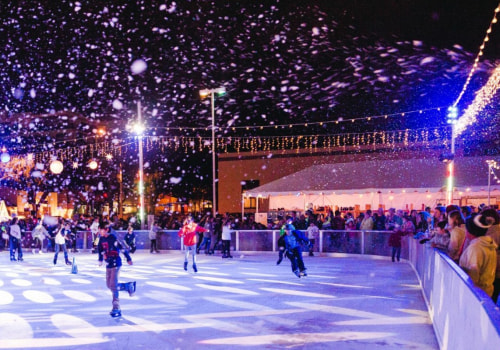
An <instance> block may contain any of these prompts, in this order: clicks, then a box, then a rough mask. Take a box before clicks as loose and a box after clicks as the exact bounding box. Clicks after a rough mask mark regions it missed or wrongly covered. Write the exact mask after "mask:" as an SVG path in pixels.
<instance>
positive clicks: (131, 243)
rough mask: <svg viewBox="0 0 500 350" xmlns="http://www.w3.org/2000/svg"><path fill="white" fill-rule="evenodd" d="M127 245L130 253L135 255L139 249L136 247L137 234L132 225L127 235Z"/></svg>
mask: <svg viewBox="0 0 500 350" xmlns="http://www.w3.org/2000/svg"><path fill="white" fill-rule="evenodd" d="M125 243H126V244H127V245H128V247H129V251H130V253H131V254H134V253H135V250H136V249H137V247H136V246H135V233H134V227H133V226H132V225H129V226H128V230H127V234H126V235H125Z"/></svg>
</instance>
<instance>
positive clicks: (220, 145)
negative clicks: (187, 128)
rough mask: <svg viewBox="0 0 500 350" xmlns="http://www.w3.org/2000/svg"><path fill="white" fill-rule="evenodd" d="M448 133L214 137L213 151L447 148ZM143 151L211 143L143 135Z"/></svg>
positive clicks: (200, 146)
mask: <svg viewBox="0 0 500 350" xmlns="http://www.w3.org/2000/svg"><path fill="white" fill-rule="evenodd" d="M450 134H451V131H450V129H449V128H447V129H445V130H444V131H443V129H442V128H433V129H427V128H423V129H406V130H396V131H375V132H365V133H346V134H333V135H297V136H251V137H218V138H217V139H216V149H217V150H218V151H219V152H223V153H230V152H236V153H240V152H251V153H255V152H261V151H263V152H272V151H285V150H295V151H297V152H299V151H302V150H305V151H309V152H311V153H312V152H315V151H316V150H318V149H323V150H325V151H333V150H336V149H342V150H345V149H346V148H347V147H354V148H359V147H362V146H364V147H366V146H369V147H370V146H371V147H374V148H376V147H378V146H385V147H396V146H398V145H401V147H408V146H410V144H420V145H423V146H424V147H428V146H430V145H435V144H436V143H441V144H442V145H443V146H447V145H448V143H449V139H450ZM145 140H146V151H151V150H155V149H160V150H161V151H162V152H163V151H165V150H166V149H167V148H171V149H174V151H177V150H183V151H184V152H186V153H187V152H189V151H190V150H192V149H194V150H198V151H202V150H203V149H205V150H210V149H211V145H212V140H211V138H210V137H201V136H193V137H186V136H145Z"/></svg>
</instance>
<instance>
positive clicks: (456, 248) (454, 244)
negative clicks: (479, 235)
mask: <svg viewBox="0 0 500 350" xmlns="http://www.w3.org/2000/svg"><path fill="white" fill-rule="evenodd" d="M464 241H465V229H464V228H463V227H460V226H457V227H454V228H452V229H451V230H450V244H448V255H449V257H450V258H452V259H453V260H455V261H457V260H458V259H459V258H460V249H462V245H463V244H464Z"/></svg>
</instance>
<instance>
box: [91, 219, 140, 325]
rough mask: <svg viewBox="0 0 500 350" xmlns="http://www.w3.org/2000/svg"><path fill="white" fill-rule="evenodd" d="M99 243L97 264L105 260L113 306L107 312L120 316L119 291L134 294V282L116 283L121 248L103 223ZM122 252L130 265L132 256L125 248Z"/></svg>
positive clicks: (100, 228)
mask: <svg viewBox="0 0 500 350" xmlns="http://www.w3.org/2000/svg"><path fill="white" fill-rule="evenodd" d="M99 234H100V238H99V243H98V245H97V252H98V256H99V266H102V262H103V261H106V286H107V287H108V288H109V290H110V291H111V295H112V305H113V308H112V309H111V312H110V313H109V314H110V315H111V316H112V317H119V316H121V314H122V312H121V308H120V299H119V291H123V290H125V291H127V292H128V294H129V295H130V296H132V295H134V293H135V291H136V282H135V281H134V282H126V283H118V279H119V274H120V268H121V266H122V259H121V257H120V250H121V249H123V246H122V245H121V243H120V241H119V240H118V238H117V237H116V235H115V234H114V233H112V232H110V229H109V227H108V226H106V225H105V224H104V223H102V224H100V225H99ZM123 254H124V255H125V258H126V259H127V263H128V264H129V265H132V258H131V257H130V254H129V253H128V251H127V250H126V249H125V250H123Z"/></svg>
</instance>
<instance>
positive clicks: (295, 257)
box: [285, 224, 310, 278]
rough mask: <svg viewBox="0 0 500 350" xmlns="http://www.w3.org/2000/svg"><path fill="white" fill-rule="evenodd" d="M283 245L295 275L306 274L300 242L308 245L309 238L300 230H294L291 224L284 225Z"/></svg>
mask: <svg viewBox="0 0 500 350" xmlns="http://www.w3.org/2000/svg"><path fill="white" fill-rule="evenodd" d="M285 234H286V236H285V245H286V256H287V257H288V259H290V262H291V264H292V271H293V273H294V274H295V275H296V276H297V277H299V278H300V277H305V276H307V273H306V267H305V266H304V260H303V259H302V246H301V244H307V245H309V244H310V242H309V240H308V239H307V238H306V237H305V236H304V235H303V234H302V232H300V231H299V230H295V228H294V226H293V225H292V224H287V225H286V226H285Z"/></svg>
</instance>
